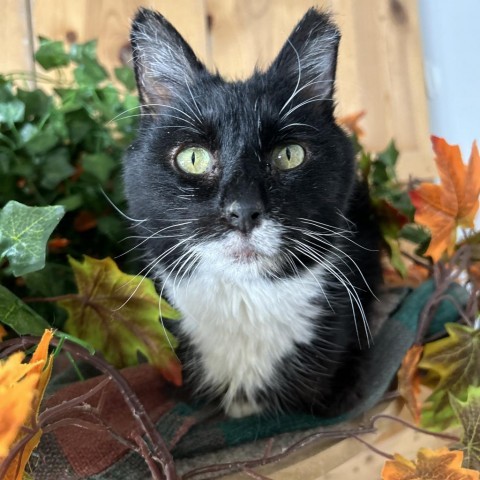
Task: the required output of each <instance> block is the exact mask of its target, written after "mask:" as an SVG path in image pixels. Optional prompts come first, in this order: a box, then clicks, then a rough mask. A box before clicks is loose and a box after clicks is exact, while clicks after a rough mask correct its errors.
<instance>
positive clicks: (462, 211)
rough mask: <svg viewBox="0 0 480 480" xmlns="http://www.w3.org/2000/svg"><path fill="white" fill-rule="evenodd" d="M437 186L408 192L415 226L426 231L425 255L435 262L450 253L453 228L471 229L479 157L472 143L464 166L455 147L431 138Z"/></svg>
mask: <svg viewBox="0 0 480 480" xmlns="http://www.w3.org/2000/svg"><path fill="white" fill-rule="evenodd" d="M432 144H433V150H434V152H435V154H436V157H435V162H436V164H437V169H438V173H439V176H440V185H434V184H433V183H422V184H421V185H420V186H419V187H418V188H417V189H416V190H413V191H411V192H410V198H411V200H412V203H413V205H414V207H415V218H414V219H415V223H418V224H420V225H424V226H426V227H428V228H429V229H430V232H431V236H432V238H431V241H430V245H429V247H428V250H427V251H426V252H425V255H427V256H431V257H432V259H433V260H434V261H437V260H438V259H439V258H440V257H441V256H442V254H443V253H444V252H445V251H447V253H448V254H451V253H452V252H453V249H454V247H455V241H456V229H457V227H459V226H460V227H468V228H473V226H474V224H473V220H474V218H475V215H476V213H477V210H478V197H479V195H480V155H479V153H478V148H477V144H476V142H474V143H473V146H472V153H471V155H470V160H469V163H468V165H464V163H463V162H462V155H461V152H460V148H459V147H458V145H449V144H448V143H447V142H446V141H445V140H444V139H443V138H438V137H434V136H432Z"/></svg>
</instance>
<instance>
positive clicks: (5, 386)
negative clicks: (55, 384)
mask: <svg viewBox="0 0 480 480" xmlns="http://www.w3.org/2000/svg"><path fill="white" fill-rule="evenodd" d="M52 337H53V331H52V330H46V331H45V333H44V334H43V336H42V338H41V340H40V343H39V344H38V346H37V348H36V350H35V353H34V354H33V356H32V358H31V359H30V362H29V363H27V364H25V363H22V361H23V360H24V358H25V355H24V354H23V353H21V352H18V353H14V354H13V355H11V356H10V357H9V358H8V359H7V360H5V361H2V362H0V465H1V464H2V460H3V459H4V458H5V457H6V456H7V455H8V453H9V451H10V449H11V447H12V445H13V444H14V443H16V442H20V441H21V440H22V438H23V437H24V435H25V433H24V432H22V427H26V428H31V427H32V426H33V425H36V423H37V419H38V413H39V409H40V403H41V401H42V399H43V395H44V393H45V389H46V387H47V384H48V382H49V380H50V376H51V373H52V367H53V354H52V355H49V354H48V347H49V344H50V341H51V339H52ZM41 435H42V431H41V429H38V431H37V432H36V434H35V435H34V436H33V437H32V438H31V439H30V440H29V441H28V442H27V443H26V444H25V446H24V447H23V448H22V449H21V450H20V452H19V453H18V455H16V456H15V457H14V458H13V459H12V460H11V461H10V464H9V468H8V470H7V472H6V474H5V476H4V477H3V479H2V480H21V479H22V478H23V473H24V471H25V466H26V464H27V462H28V459H29V458H30V455H31V453H32V451H33V450H34V449H35V447H36V446H37V445H38V443H39V441H40V437H41Z"/></svg>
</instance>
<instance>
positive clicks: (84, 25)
mask: <svg viewBox="0 0 480 480" xmlns="http://www.w3.org/2000/svg"><path fill="white" fill-rule="evenodd" d="M146 4H148V6H149V7H151V8H153V9H156V10H158V11H160V12H161V13H162V14H163V15H165V17H166V18H167V19H169V20H170V21H171V22H172V23H173V24H174V26H175V27H176V28H177V29H178V30H179V32H180V33H181V34H182V35H183V36H184V37H185V39H186V40H187V41H188V42H190V44H191V45H192V47H193V48H194V50H195V51H196V53H197V54H198V55H199V57H200V58H201V59H203V60H206V61H207V62H208V60H209V59H208V57H207V24H206V14H205V6H204V2H203V0H180V1H174V0H169V1H165V0H164V1H162V0H150V1H149V2H145V1H142V0H122V1H121V2H119V1H117V0H102V1H98V0H75V1H65V0H33V19H34V28H35V34H36V35H44V36H47V37H50V38H53V39H58V40H66V41H70V42H72V41H77V42H84V41H87V40H91V39H94V38H98V55H99V58H100V61H101V63H102V64H103V65H105V66H106V67H107V68H109V69H112V68H113V67H114V66H118V65H119V64H120V63H121V61H122V60H124V59H125V58H128V46H129V30H130V22H131V19H132V17H133V16H134V14H135V11H136V10H137V9H138V8H139V7H140V6H143V5H146Z"/></svg>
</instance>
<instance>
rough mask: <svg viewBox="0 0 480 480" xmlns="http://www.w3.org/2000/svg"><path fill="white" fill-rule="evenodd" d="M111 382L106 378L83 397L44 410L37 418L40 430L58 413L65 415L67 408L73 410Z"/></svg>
mask: <svg viewBox="0 0 480 480" xmlns="http://www.w3.org/2000/svg"><path fill="white" fill-rule="evenodd" d="M110 380H111V377H107V378H105V379H104V380H102V381H101V382H100V383H98V385H95V386H94V387H93V388H92V389H91V390H89V391H88V392H86V393H84V394H83V395H79V396H78V397H75V398H72V399H70V400H66V401H65V402H62V403H60V404H59V405H55V406H54V407H50V408H47V409H45V410H44V411H43V412H42V413H41V414H40V415H39V417H38V420H39V422H38V423H39V425H40V427H41V428H44V426H45V425H47V423H49V422H50V421H52V420H53V419H54V418H55V416H56V415H58V414H59V413H60V414H61V415H62V414H63V415H64V414H65V410H67V409H69V408H73V407H75V406H77V405H81V404H82V403H84V402H85V401H87V400H88V399H89V398H90V397H92V396H93V395H95V394H96V393H97V392H99V391H100V390H102V389H103V388H104V387H105V386H106V385H107V383H109V382H110Z"/></svg>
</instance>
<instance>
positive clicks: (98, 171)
mask: <svg viewBox="0 0 480 480" xmlns="http://www.w3.org/2000/svg"><path fill="white" fill-rule="evenodd" d="M82 165H83V170H84V171H85V172H86V173H89V174H91V175H93V176H94V177H95V179H96V180H98V181H99V182H100V183H102V184H104V183H105V182H106V181H107V180H108V179H109V178H110V175H111V174H112V172H113V170H114V169H115V167H116V166H117V165H118V163H117V162H116V161H115V160H114V159H113V158H112V157H111V156H110V155H106V154H104V153H95V154H92V155H85V156H84V157H83V159H82Z"/></svg>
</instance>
